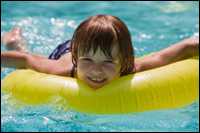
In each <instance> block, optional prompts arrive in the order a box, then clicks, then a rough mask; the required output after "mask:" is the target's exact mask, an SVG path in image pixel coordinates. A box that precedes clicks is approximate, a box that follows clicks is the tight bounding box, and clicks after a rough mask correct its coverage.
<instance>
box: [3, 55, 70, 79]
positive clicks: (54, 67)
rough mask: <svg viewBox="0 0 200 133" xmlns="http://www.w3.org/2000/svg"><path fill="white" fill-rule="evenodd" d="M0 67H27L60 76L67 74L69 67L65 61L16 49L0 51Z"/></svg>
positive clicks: (68, 73)
mask: <svg viewBox="0 0 200 133" xmlns="http://www.w3.org/2000/svg"><path fill="white" fill-rule="evenodd" d="M1 67H13V68H19V69H20V68H24V69H27V68H28V69H33V70H36V71H39V72H43V73H48V74H56V75H62V76H69V75H70V69H71V68H70V65H68V64H67V62H66V63H63V62H61V61H60V60H50V59H47V58H46V57H42V56H38V55H32V54H28V53H23V52H17V51H9V52H1Z"/></svg>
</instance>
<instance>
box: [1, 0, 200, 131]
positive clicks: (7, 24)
mask: <svg viewBox="0 0 200 133" xmlns="http://www.w3.org/2000/svg"><path fill="white" fill-rule="evenodd" d="M96 14H110V15H114V16H118V17H119V18H121V19H122V20H123V21H124V22H125V23H126V24H127V26H128V28H129V30H130V32H131V35H132V36H131V37H132V41H133V45H134V49H135V54H136V56H142V55H145V54H148V53H150V52H155V51H159V50H161V49H163V48H166V47H168V46H170V45H172V44H173V43H175V42H177V41H180V40H181V39H184V38H187V37H190V36H192V35H198V34H199V2H131V1H130V2H11V1H10V2H1V35H2V34H3V33H5V32H7V31H9V30H10V29H11V28H13V27H14V26H19V27H21V28H22V30H23V36H24V37H25V38H26V40H27V42H28V49H29V51H31V52H32V53H36V54H41V55H45V56H48V55H49V54H50V53H51V52H52V50H53V49H54V48H55V47H56V46H57V45H58V44H59V43H62V42H64V41H65V40H67V39H70V38H71V37H72V34H73V32H74V30H75V28H76V27H77V26H78V25H79V24H80V23H81V22H82V21H83V20H84V19H86V18H87V17H89V16H92V15H96ZM1 51H5V47H4V46H3V45H1ZM13 70H14V69H8V68H6V69H4V70H3V71H2V72H1V79H3V78H4V77H5V76H6V75H7V74H8V73H10V72H11V71H13ZM8 99H9V96H8V95H6V94H2V93H1V131H18V132H19V131H194V132H198V131H199V101H197V102H195V103H193V104H192V105H189V106H186V107H183V108H179V109H173V110H159V111H151V112H144V113H137V114H134V113H131V114H126V115H91V114H84V113H80V112H76V111H73V110H69V111H64V110H62V109H59V108H53V107H51V106H48V105H44V106H37V107H30V106H26V107H19V108H14V106H13V104H16V103H10V102H8Z"/></svg>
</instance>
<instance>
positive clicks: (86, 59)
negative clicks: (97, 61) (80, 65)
mask: <svg viewBox="0 0 200 133" xmlns="http://www.w3.org/2000/svg"><path fill="white" fill-rule="evenodd" d="M82 60H83V61H91V62H92V59H90V58H83V59H82Z"/></svg>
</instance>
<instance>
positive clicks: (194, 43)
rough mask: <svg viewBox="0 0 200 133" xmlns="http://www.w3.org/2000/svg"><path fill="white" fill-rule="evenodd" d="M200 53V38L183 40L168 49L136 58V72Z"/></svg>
mask: <svg viewBox="0 0 200 133" xmlns="http://www.w3.org/2000/svg"><path fill="white" fill-rule="evenodd" d="M196 55H199V38H197V37H196V38H194V37H192V38H188V39H185V40H182V41H180V42H178V43H176V44H174V45H172V46H170V47H168V48H166V49H163V50H161V51H159V52H156V53H154V54H152V55H149V56H146V57H144V58H141V59H136V61H135V67H136V68H135V69H136V72H140V71H144V70H147V69H152V68H155V67H159V66H163V65H167V64H170V63H172V62H176V61H179V60H183V59H186V58H189V57H192V56H196Z"/></svg>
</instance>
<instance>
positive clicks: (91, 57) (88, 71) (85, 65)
mask: <svg viewBox="0 0 200 133" xmlns="http://www.w3.org/2000/svg"><path fill="white" fill-rule="evenodd" d="M112 57H113V59H112V58H109V57H106V56H105V55H104V53H103V51H101V50H100V48H98V49H97V51H96V53H95V54H93V52H92V50H90V52H89V53H88V54H87V55H79V56H78V61H77V77H78V78H79V79H80V80H82V81H84V82H85V83H87V84H88V85H89V86H90V87H92V88H95V89H97V88H100V87H102V86H103V85H105V84H107V83H109V82H110V81H112V80H113V79H115V78H118V77H119V76H120V68H121V64H120V59H119V55H118V47H117V46H114V47H113V49H112Z"/></svg>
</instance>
